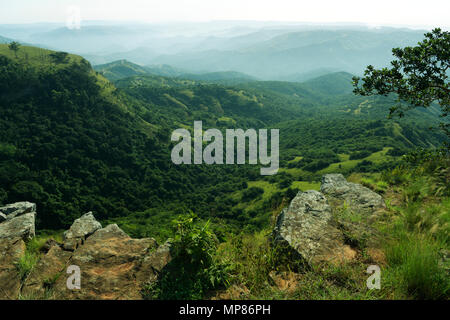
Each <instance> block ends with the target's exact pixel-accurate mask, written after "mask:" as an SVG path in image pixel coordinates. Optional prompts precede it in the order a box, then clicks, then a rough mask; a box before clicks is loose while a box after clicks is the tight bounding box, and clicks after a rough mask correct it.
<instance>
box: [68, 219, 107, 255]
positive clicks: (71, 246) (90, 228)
mask: <svg viewBox="0 0 450 320" xmlns="http://www.w3.org/2000/svg"><path fill="white" fill-rule="evenodd" d="M101 228H102V225H101V224H100V222H98V221H97V220H95V217H94V215H93V214H92V212H88V213H86V214H84V215H83V216H82V217H81V218H78V219H77V220H75V221H74V223H73V224H72V226H71V227H70V229H69V230H68V231H66V232H64V235H63V240H64V249H66V250H70V251H74V250H75V249H76V248H77V247H78V246H79V245H81V244H82V243H83V242H84V240H86V238H87V237H89V236H90V235H91V234H93V233H94V232H95V231H97V230H99V229H101Z"/></svg>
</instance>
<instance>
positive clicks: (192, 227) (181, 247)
mask: <svg viewBox="0 0 450 320" xmlns="http://www.w3.org/2000/svg"><path fill="white" fill-rule="evenodd" d="M196 219H197V217H196V216H195V215H194V214H192V213H191V214H189V215H186V216H180V217H179V218H178V219H176V220H174V221H173V223H174V226H175V229H176V230H175V237H174V239H173V241H172V247H171V254H172V261H171V262H170V263H169V264H168V265H167V266H166V267H165V268H164V270H163V271H162V274H161V276H160V279H159V281H158V283H157V284H155V285H153V286H151V287H149V288H146V289H147V290H145V291H146V293H144V295H145V297H146V298H159V299H176V300H184V299H202V298H203V297H204V295H205V294H206V293H207V291H208V290H212V289H214V288H217V287H220V286H223V285H225V284H226V283H227V273H226V272H227V266H226V265H225V264H221V263H217V262H216V259H215V252H216V249H217V238H216V236H215V235H214V234H213V233H212V232H211V231H210V230H209V222H207V223H206V224H205V225H203V226H202V227H200V226H198V225H197V224H196V223H195V220H196Z"/></svg>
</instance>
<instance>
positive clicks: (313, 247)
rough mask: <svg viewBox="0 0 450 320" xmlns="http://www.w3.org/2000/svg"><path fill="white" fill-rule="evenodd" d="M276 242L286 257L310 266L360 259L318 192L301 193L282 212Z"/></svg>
mask: <svg viewBox="0 0 450 320" xmlns="http://www.w3.org/2000/svg"><path fill="white" fill-rule="evenodd" d="M273 240H274V244H275V245H276V246H277V247H278V248H279V249H282V252H283V251H284V254H283V255H285V256H288V257H289V259H290V260H294V261H300V262H302V263H304V264H307V265H313V264H317V263H320V262H324V261H328V262H338V261H347V260H352V259H353V258H354V257H355V255H356V252H355V251H354V250H353V249H352V248H350V246H348V245H346V244H345V243H344V237H343V235H342V233H341V232H340V230H339V229H338V228H337V227H336V226H335V225H334V224H333V219H332V213H331V207H330V206H329V204H328V201H327V199H326V198H325V196H324V195H323V194H322V193H320V192H318V191H314V190H310V191H306V192H299V193H298V194H297V196H296V197H295V198H294V199H293V200H292V202H291V203H290V205H289V207H288V208H287V209H284V210H283V211H282V212H281V214H280V215H279V216H278V218H277V223H276V227H275V229H274V231H273Z"/></svg>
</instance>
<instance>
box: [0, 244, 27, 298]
mask: <svg viewBox="0 0 450 320" xmlns="http://www.w3.org/2000/svg"><path fill="white" fill-rule="evenodd" d="M24 254H25V242H24V241H23V240H22V239H21V238H15V239H1V240H0V300H15V299H18V298H19V293H20V284H21V279H20V275H19V272H18V270H17V267H16V264H17V263H18V262H19V260H20V258H21V257H22V256H23V255H24Z"/></svg>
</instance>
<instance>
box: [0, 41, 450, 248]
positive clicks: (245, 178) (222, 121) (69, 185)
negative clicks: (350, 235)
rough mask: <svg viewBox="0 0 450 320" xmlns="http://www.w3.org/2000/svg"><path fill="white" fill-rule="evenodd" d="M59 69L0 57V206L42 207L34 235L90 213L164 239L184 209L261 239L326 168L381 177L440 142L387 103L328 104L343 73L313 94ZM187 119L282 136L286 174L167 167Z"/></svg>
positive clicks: (43, 60)
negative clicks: (112, 78) (287, 202)
mask: <svg viewBox="0 0 450 320" xmlns="http://www.w3.org/2000/svg"><path fill="white" fill-rule="evenodd" d="M62 57H63V58H64V59H61V54H57V53H55V52H52V51H49V50H44V49H39V48H33V47H26V46H24V47H21V48H20V50H19V51H18V53H17V57H15V54H14V53H13V52H12V51H11V50H9V49H8V48H7V46H6V45H0V128H1V130H0V141H1V143H0V186H1V187H0V203H12V202H15V201H21V200H28V201H33V202H36V203H37V204H38V206H39V208H40V211H39V212H40V214H39V216H38V226H39V228H40V229H42V228H52V229H57V228H63V227H67V226H68V224H69V223H71V222H72V221H73V220H74V219H75V218H77V217H79V216H80V214H82V213H84V212H87V211H91V210H92V211H94V212H95V214H96V217H98V218H99V219H100V220H103V221H105V222H115V223H118V224H119V225H120V226H121V227H122V228H123V229H124V230H126V231H127V232H128V233H129V234H131V235H133V236H149V235H151V236H155V237H158V238H160V239H164V238H165V237H166V236H167V235H168V233H169V229H168V225H169V224H170V221H171V220H172V218H173V217H174V216H175V215H177V214H180V213H185V212H188V211H189V210H192V211H194V212H196V213H197V214H198V215H199V216H200V217H201V218H203V219H211V221H212V225H213V227H214V228H217V229H220V230H222V231H223V232H225V231H230V230H234V231H236V230H247V231H252V230H258V229H260V228H262V227H264V226H266V225H267V224H268V223H269V221H270V219H269V217H270V216H271V214H272V212H273V210H276V208H277V207H278V205H279V204H280V203H281V202H282V201H284V200H283V199H284V198H285V197H287V198H289V197H290V196H289V195H292V193H294V194H295V190H296V189H298V188H315V187H316V186H317V182H315V181H317V179H318V178H319V177H320V172H321V171H323V170H331V169H333V170H334V169H336V170H341V171H342V172H348V173H349V172H378V171H380V170H382V169H383V168H386V167H389V166H392V165H393V163H395V159H396V157H398V155H399V154H402V153H404V152H405V151H406V150H410V149H411V148H414V147H415V146H431V145H438V144H439V142H440V141H442V136H441V135H439V134H438V133H436V132H430V131H429V130H428V127H429V126H430V124H433V123H434V122H433V121H435V120H436V121H437V117H436V116H434V115H433V114H432V113H431V112H429V111H427V112H424V111H420V112H419V111H418V112H419V113H411V116H410V117H408V118H406V119H404V120H402V121H399V122H398V123H392V122H390V121H388V120H387V119H386V118H385V116H386V115H387V112H388V109H389V107H390V103H392V101H390V100H386V99H387V98H384V97H379V98H373V99H370V100H367V99H364V97H353V95H351V96H350V95H348V96H347V95H343V96H339V98H336V96H335V95H330V94H327V92H328V88H329V86H330V84H334V85H336V86H337V88H338V87H339V86H340V85H341V84H339V83H334V82H340V81H346V75H344V76H337V75H336V74H332V75H331V76H330V77H331V78H330V79H329V80H327V79H325V78H324V79H322V80H321V81H319V82H317V83H315V82H314V81H313V83H315V84H314V85H315V87H314V90H313V88H312V87H307V86H305V84H301V83H289V82H260V81H252V82H249V83H245V84H235V85H229V86H227V85H221V84H217V83H206V82H204V81H196V80H183V79H180V78H170V77H161V76H155V75H153V76H152V75H138V76H133V77H129V78H124V79H120V80H118V81H116V82H115V85H113V84H112V83H110V82H109V81H108V80H106V79H105V78H104V77H103V76H102V75H101V74H100V73H98V72H96V71H94V70H93V69H92V68H91V66H90V64H89V63H88V62H87V61H86V60H84V59H83V58H82V57H79V56H76V55H70V54H69V55H67V56H66V55H64V54H62ZM125 65H126V66H129V65H128V64H127V63H126V64H125ZM321 83H324V84H325V88H324V89H321V88H320V84H321ZM342 85H343V86H345V84H342ZM335 90H337V89H335ZM366 100H367V101H366ZM194 120H203V124H204V129H206V128H219V129H222V130H224V129H227V128H255V129H258V128H270V127H272V128H279V129H280V135H281V136H280V144H281V146H280V155H281V159H280V160H281V168H280V173H279V174H277V175H275V176H272V177H262V176H260V175H259V168H258V167H257V166H247V165H245V166H208V165H196V166H186V165H185V166H176V165H174V164H172V162H171V160H170V150H171V148H172V146H173V143H171V142H170V135H171V132H172V131H173V130H174V129H177V128H187V129H192V125H193V122H194ZM391 149H395V152H394V153H392V155H391V154H390V153H389V154H388V151H389V150H391ZM350 157H352V159H353V158H355V157H357V159H356V158H355V160H350ZM347 161H351V162H347ZM293 181H295V182H296V183H295V184H294V183H292V182H293ZM249 186H250V187H251V188H253V187H255V188H259V189H258V190H259V191H258V194H260V193H261V192H262V194H261V196H258V194H254V193H251V192H250V191H246V190H247V188H249ZM251 190H253V191H254V189H251ZM249 194H252V195H254V196H255V197H254V198H248V195H249ZM243 197H245V199H246V201H241V200H242V198H243Z"/></svg>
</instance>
